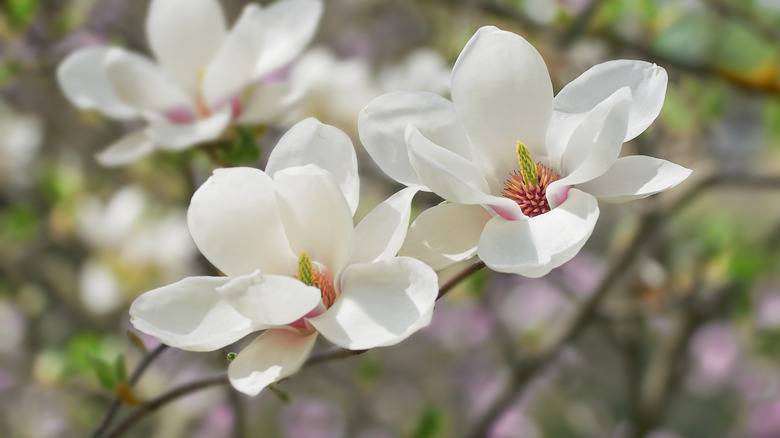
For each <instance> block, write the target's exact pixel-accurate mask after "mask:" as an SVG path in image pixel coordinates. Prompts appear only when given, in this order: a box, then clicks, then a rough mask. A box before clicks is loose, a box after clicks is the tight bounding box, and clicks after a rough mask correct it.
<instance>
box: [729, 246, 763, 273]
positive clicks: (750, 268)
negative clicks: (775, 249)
mask: <svg viewBox="0 0 780 438" xmlns="http://www.w3.org/2000/svg"><path fill="white" fill-rule="evenodd" d="M768 264H769V259H768V257H767V254H764V253H760V252H747V251H739V252H737V253H736V254H735V255H734V256H733V257H732V258H731V262H730V263H729V266H728V273H729V275H730V276H731V277H732V278H735V279H739V280H752V279H754V278H756V277H757V276H758V275H759V274H761V273H762V272H764V270H765V269H766V268H767V266H768Z"/></svg>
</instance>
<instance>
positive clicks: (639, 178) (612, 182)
mask: <svg viewBox="0 0 780 438" xmlns="http://www.w3.org/2000/svg"><path fill="white" fill-rule="evenodd" d="M690 174H691V170H690V169H686V168H684V167H682V166H678V165H677V164H674V163H670V162H668V161H666V160H660V159H658V158H653V157H646V156H643V155H632V156H628V157H623V158H618V160H617V161H616V162H615V164H613V165H612V167H610V168H609V170H608V171H607V172H606V173H604V174H603V175H601V176H600V177H598V178H596V179H594V180H591V181H588V182H586V183H584V184H580V185H578V186H577V188H579V189H580V190H582V191H584V192H587V193H590V194H591V195H593V196H595V197H597V198H598V199H599V200H601V201H605V202H626V201H631V200H634V199H640V198H645V197H647V196H650V195H652V194H655V193H658V192H663V191H664V190H667V189H670V188H672V187H674V186H676V185H677V184H679V183H681V182H682V181H684V180H685V179H686V178H688V176H689V175H690Z"/></svg>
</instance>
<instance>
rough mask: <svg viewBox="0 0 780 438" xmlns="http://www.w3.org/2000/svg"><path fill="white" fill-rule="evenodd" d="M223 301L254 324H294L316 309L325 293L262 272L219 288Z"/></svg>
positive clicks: (294, 280)
mask: <svg viewBox="0 0 780 438" xmlns="http://www.w3.org/2000/svg"><path fill="white" fill-rule="evenodd" d="M217 290H218V291H219V294H220V296H221V297H222V299H224V300H225V301H227V303H228V304H230V305H231V306H233V307H234V308H235V309H236V311H238V313H240V314H242V315H244V316H245V317H247V318H249V319H250V320H251V321H252V322H253V323H254V324H255V325H265V326H279V325H286V324H290V323H291V322H295V321H297V320H299V319H301V318H303V316H304V315H306V314H307V313H309V311H311V310H313V309H314V308H315V307H317V305H318V304H320V302H321V301H322V292H320V290H319V289H317V288H316V287H314V286H306V285H305V284H303V283H302V282H300V281H299V280H296V279H295V278H293V277H286V276H283V275H263V274H262V273H261V272H260V270H259V269H258V270H257V271H255V272H253V273H251V274H249V275H244V276H241V277H236V278H234V279H232V280H231V281H230V282H229V283H227V284H225V285H223V286H220V287H218V288H217Z"/></svg>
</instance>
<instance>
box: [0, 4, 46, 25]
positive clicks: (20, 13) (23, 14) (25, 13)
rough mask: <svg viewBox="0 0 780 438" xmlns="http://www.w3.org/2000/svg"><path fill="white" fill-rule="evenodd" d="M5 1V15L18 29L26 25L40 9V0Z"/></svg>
mask: <svg viewBox="0 0 780 438" xmlns="http://www.w3.org/2000/svg"><path fill="white" fill-rule="evenodd" d="M3 3H4V4H3V11H4V12H5V14H4V15H5V16H6V18H7V19H8V21H9V24H11V26H13V27H15V28H17V29H18V28H23V27H26V26H27V25H28V24H29V23H30V21H32V19H33V17H34V16H35V13H36V12H37V10H38V0H6V1H5V2H3Z"/></svg>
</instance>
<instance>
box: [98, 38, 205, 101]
mask: <svg viewBox="0 0 780 438" xmlns="http://www.w3.org/2000/svg"><path fill="white" fill-rule="evenodd" d="M104 68H105V70H106V77H107V78H108V82H109V83H110V84H111V87H112V88H113V89H114V91H115V92H116V94H117V96H119V98H120V99H122V100H123V101H124V102H127V104H128V105H131V106H133V107H135V108H137V109H139V110H142V111H151V112H164V111H167V110H179V109H183V110H192V108H193V105H192V100H191V99H190V98H189V96H187V95H186V94H184V93H183V92H182V91H181V90H179V89H178V88H177V87H176V85H174V84H173V83H172V82H170V81H169V80H168V78H167V77H166V76H165V73H164V72H163V71H162V70H160V68H159V67H158V66H157V64H155V63H154V62H152V61H151V60H149V59H148V58H146V57H145V56H141V55H138V54H136V53H132V52H128V51H125V50H122V49H114V50H111V51H110V52H108V53H107V54H106V56H105V60H104Z"/></svg>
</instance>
